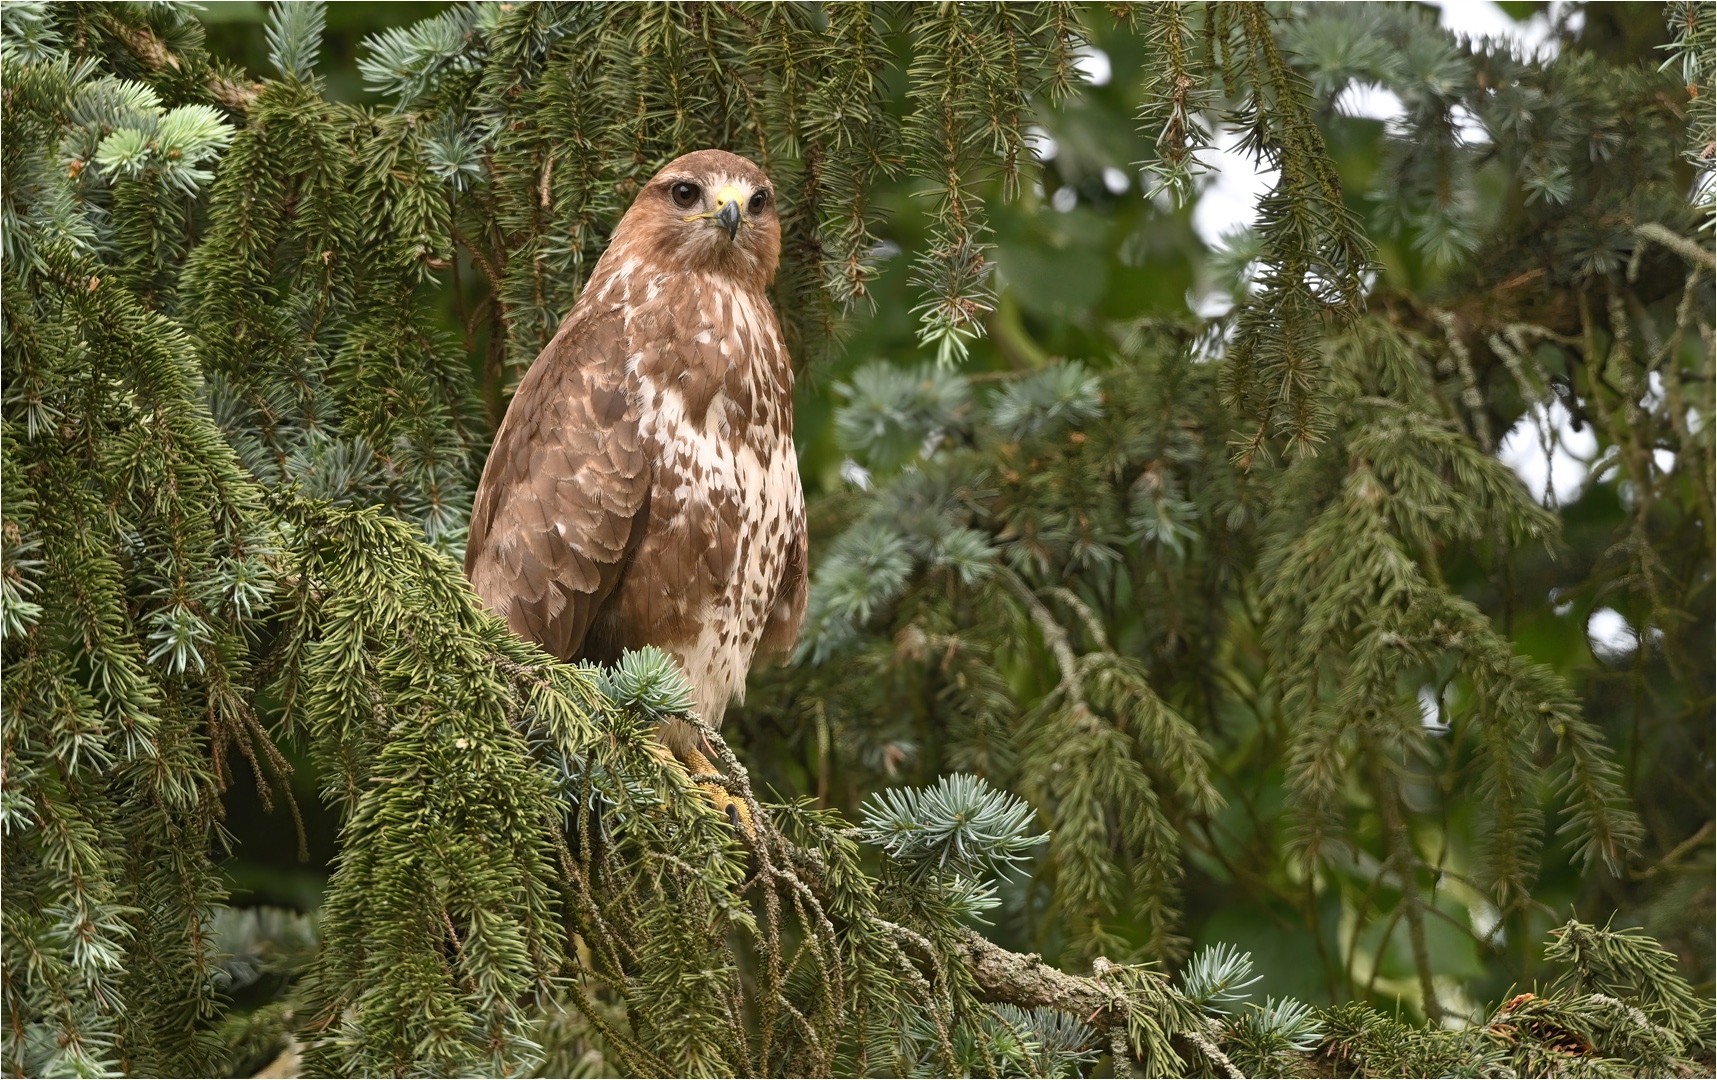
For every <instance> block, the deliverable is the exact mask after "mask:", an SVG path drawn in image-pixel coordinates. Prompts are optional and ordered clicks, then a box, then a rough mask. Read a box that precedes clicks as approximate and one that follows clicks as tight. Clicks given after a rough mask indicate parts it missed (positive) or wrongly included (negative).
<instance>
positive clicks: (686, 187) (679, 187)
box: [668, 180, 703, 210]
mask: <svg viewBox="0 0 1717 1080" xmlns="http://www.w3.org/2000/svg"><path fill="white" fill-rule="evenodd" d="M668 192H669V194H671V195H673V197H674V205H676V206H678V207H680V208H681V209H682V210H690V209H691V208H692V207H694V206H696V205H697V204H698V196H699V195H702V194H703V189H702V188H700V187H698V186H697V185H696V184H691V183H687V182H686V181H684V180H681V181H680V182H679V183H677V184H675V185H674V186H673V187H671V188H669V189H668Z"/></svg>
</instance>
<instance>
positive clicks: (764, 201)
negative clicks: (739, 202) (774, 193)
mask: <svg viewBox="0 0 1717 1080" xmlns="http://www.w3.org/2000/svg"><path fill="white" fill-rule="evenodd" d="M768 205H769V192H767V191H764V190H762V189H761V188H759V189H758V190H757V191H754V192H752V194H751V201H750V202H748V203H746V204H745V207H746V209H748V210H750V211H751V212H752V213H753V214H761V213H763V208H764V207H765V206H768Z"/></svg>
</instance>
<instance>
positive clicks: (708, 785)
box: [685, 750, 751, 836]
mask: <svg viewBox="0 0 1717 1080" xmlns="http://www.w3.org/2000/svg"><path fill="white" fill-rule="evenodd" d="M685 764H686V771H687V772H689V773H690V774H691V775H692V776H693V777H697V776H711V775H719V774H718V773H717V772H716V768H715V766H714V765H711V764H710V762H709V759H708V758H706V757H704V756H703V755H702V754H700V753H698V752H697V751H696V750H687V751H686V762H685ZM693 782H694V783H696V784H697V786H698V787H700V788H702V789H703V790H704V793H705V794H707V795H708V796H709V801H710V802H712V803H714V804H715V808H716V810H717V811H719V812H721V813H724V814H726V815H727V820H728V824H730V825H732V826H733V830H734V832H737V833H739V834H740V835H741V836H750V835H751V809H750V808H749V807H747V806H746V805H745V800H743V799H736V798H734V796H733V795H732V794H731V793H729V792H728V790H727V789H726V788H724V787H722V786H721V785H720V784H719V783H716V782H715V781H713V780H710V781H702V780H694V781H693Z"/></svg>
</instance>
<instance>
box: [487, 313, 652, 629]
mask: <svg viewBox="0 0 1717 1080" xmlns="http://www.w3.org/2000/svg"><path fill="white" fill-rule="evenodd" d="M649 493H650V474H649V468H648V465H647V463H646V461H645V455H644V450H643V445H642V440H641V439H640V436H639V431H638V406H637V403H636V401H635V399H634V395H631V394H629V393H628V392H627V374H626V358H625V335H624V333H623V331H622V328H621V323H620V318H619V315H618V314H617V313H604V314H602V315H599V316H597V317H594V318H577V317H575V318H573V319H569V320H568V321H567V324H566V326H565V327H564V328H563V329H562V330H561V332H560V333H559V334H558V335H556V337H555V339H554V340H553V341H552V342H550V343H549V345H548V347H547V348H545V349H544V350H543V352H542V355H540V356H538V357H537V359H536V362H535V363H533V364H532V365H531V369H530V371H529V372H527V373H526V374H525V378H524V380H523V381H522V382H521V383H520V384H519V390H518V393H517V394H515V395H514V397H513V402H512V405H511V406H510V407H509V408H508V410H507V415H506V418H505V419H504V420H502V422H501V430H500V431H499V432H498V433H496V435H495V445H494V447H493V449H491V450H490V451H489V461H488V464H487V465H486V466H484V469H483V479H482V481H481V482H480V483H479V484H478V486H477V497H476V499H475V501H474V505H473V507H472V513H471V531H470V535H469V539H468V541H467V543H466V548H465V574H466V576H467V577H469V578H470V579H471V584H472V587H473V588H475V589H476V590H477V595H478V596H479V597H481V598H482V600H483V603H484V604H486V605H487V606H488V607H489V608H490V609H492V610H493V611H495V612H496V613H497V614H499V615H502V616H503V617H505V618H506V620H507V624H508V626H510V627H511V628H512V630H513V632H514V633H516V634H518V635H520V636H521V637H524V638H526V639H527V640H530V641H534V642H537V643H538V644H540V645H542V646H543V648H544V649H546V650H547V651H549V652H550V653H552V654H554V655H555V656H558V657H561V658H563V659H570V658H572V657H575V656H577V655H579V654H580V652H581V650H582V649H583V646H584V643H585V637H586V635H587V634H588V632H589V630H590V626H591V623H592V622H594V621H595V620H596V618H597V616H598V614H599V613H600V611H601V609H602V606H603V604H604V603H605V602H606V601H607V600H608V598H609V596H610V594H611V593H612V592H613V591H614V586H615V583H616V582H618V581H619V580H620V576H621V574H622V573H623V572H624V571H625V568H626V565H627V563H628V562H629V561H630V559H631V556H632V553H633V551H634V550H635V549H636V547H637V544H638V540H639V536H640V534H641V533H642V531H643V528H642V522H643V519H644V517H645V516H646V514H647V507H648V503H649Z"/></svg>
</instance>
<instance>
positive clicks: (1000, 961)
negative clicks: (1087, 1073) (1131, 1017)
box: [960, 930, 1126, 1027]
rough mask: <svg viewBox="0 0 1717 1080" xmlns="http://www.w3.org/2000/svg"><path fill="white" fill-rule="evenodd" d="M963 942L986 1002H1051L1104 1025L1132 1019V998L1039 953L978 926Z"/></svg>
mask: <svg viewBox="0 0 1717 1080" xmlns="http://www.w3.org/2000/svg"><path fill="white" fill-rule="evenodd" d="M960 945H961V950H962V951H963V952H964V953H965V954H966V959H967V961H968V963H969V965H970V967H971V970H972V977H973V979H974V980H975V981H976V982H977V984H978V996H979V997H981V998H982V999H983V1000H985V1001H988V1002H991V1003H994V1004H1009V1005H1018V1006H1019V1007H1020V1008H1022V1009H1032V1008H1037V1007H1038V1006H1049V1007H1053V1008H1056V1009H1061V1010H1063V1011H1065V1012H1069V1013H1076V1014H1078V1015H1079V1016H1082V1017H1087V1018H1089V1019H1090V1022H1091V1023H1093V1024H1095V1025H1096V1026H1098V1027H1108V1026H1109V1025H1110V1023H1111V1022H1118V1023H1122V1024H1125V1023H1126V1010H1125V1004H1126V999H1125V998H1124V997H1122V996H1121V995H1120V994H1119V993H1117V992H1116V990H1115V989H1114V988H1113V987H1110V986H1105V985H1103V983H1101V982H1099V981H1097V980H1096V979H1092V978H1087V977H1085V976H1081V975H1069V974H1068V973H1067V972H1065V971H1061V970H1059V969H1057V968H1053V967H1050V966H1049V965H1048V964H1046V963H1044V962H1043V959H1042V958H1041V957H1039V956H1038V955H1037V954H1036V953H1016V952H1010V951H1009V950H1007V949H1004V948H1002V947H1001V946H1000V945H997V944H995V943H994V942H992V941H989V940H987V939H986V938H984V937H983V936H982V935H980V934H978V933H977V932H976V931H974V930H967V931H965V933H964V936H963V938H962V940H961V942H960ZM1111 1010H1114V1012H1113V1016H1112V1017H1111Z"/></svg>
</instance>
